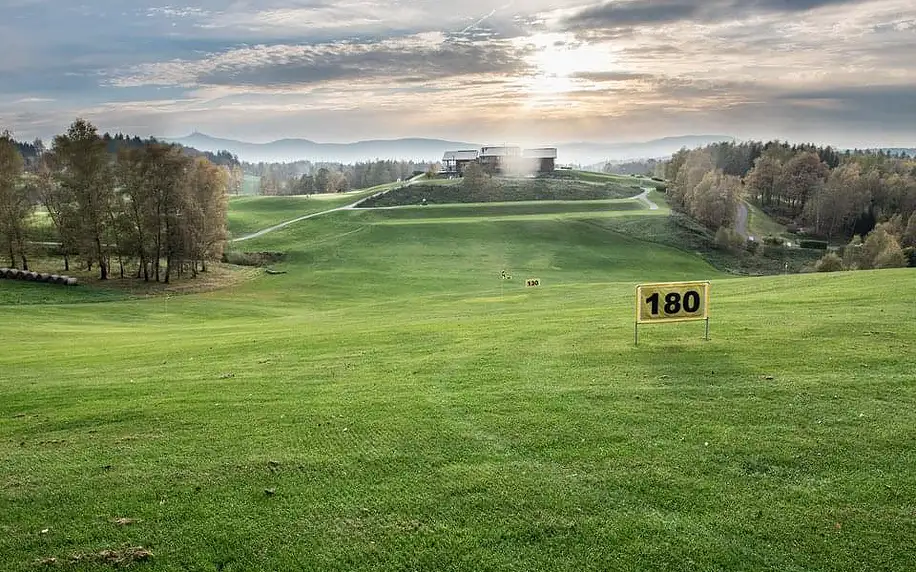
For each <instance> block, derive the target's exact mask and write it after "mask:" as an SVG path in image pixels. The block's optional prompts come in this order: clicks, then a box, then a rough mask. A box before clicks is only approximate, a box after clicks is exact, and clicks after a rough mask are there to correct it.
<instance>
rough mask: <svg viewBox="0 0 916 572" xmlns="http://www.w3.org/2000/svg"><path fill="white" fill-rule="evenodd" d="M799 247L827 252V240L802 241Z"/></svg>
mask: <svg viewBox="0 0 916 572" xmlns="http://www.w3.org/2000/svg"><path fill="white" fill-rule="evenodd" d="M798 246H800V247H801V248H810V249H813V250H827V241H826V240H811V239H808V240H800V241H799V242H798Z"/></svg>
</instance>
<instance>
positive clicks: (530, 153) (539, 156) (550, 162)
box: [522, 147, 557, 173]
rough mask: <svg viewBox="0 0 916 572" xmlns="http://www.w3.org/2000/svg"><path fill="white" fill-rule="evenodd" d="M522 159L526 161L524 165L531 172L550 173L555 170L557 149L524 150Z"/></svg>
mask: <svg viewBox="0 0 916 572" xmlns="http://www.w3.org/2000/svg"><path fill="white" fill-rule="evenodd" d="M522 157H523V158H524V159H527V161H526V163H528V164H529V167H530V169H531V170H532V171H534V172H537V173H552V172H553V171H554V169H555V168H556V162H557V149H556V147H540V148H537V149H525V150H524V151H523V152H522Z"/></svg>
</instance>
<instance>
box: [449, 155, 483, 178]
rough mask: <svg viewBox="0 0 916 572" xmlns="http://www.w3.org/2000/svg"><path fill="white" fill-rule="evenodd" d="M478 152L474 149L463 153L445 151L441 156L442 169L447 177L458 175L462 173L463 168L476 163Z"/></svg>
mask: <svg viewBox="0 0 916 572" xmlns="http://www.w3.org/2000/svg"><path fill="white" fill-rule="evenodd" d="M477 155H478V152H477V150H476V149H470V150H464V151H446V152H445V155H443V156H442V168H443V169H444V171H443V172H444V173H445V174H448V175H458V174H461V173H463V172H464V168H465V167H467V166H468V165H469V164H470V163H476V162H477Z"/></svg>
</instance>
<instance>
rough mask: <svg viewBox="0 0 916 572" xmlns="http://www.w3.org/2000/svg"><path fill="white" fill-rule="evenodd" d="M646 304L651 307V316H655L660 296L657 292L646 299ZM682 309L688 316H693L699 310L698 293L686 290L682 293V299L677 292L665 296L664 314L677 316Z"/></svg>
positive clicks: (659, 303)
mask: <svg viewBox="0 0 916 572" xmlns="http://www.w3.org/2000/svg"><path fill="white" fill-rule="evenodd" d="M646 303H647V304H651V305H652V315H653V316H657V315H658V310H659V305H661V296H659V294H658V292H656V293H655V294H652V295H651V296H649V297H648V298H646ZM681 308H683V309H684V311H685V312H687V313H688V314H693V313H694V312H696V311H698V310H699V309H700V293H699V292H697V291H696V290H688V291H687V292H685V293H684V299H683V301H682V300H681V295H680V294H678V293H677V292H671V293H669V294H668V295H667V296H665V306H664V309H665V313H666V314H677V313H679V312H680V311H681Z"/></svg>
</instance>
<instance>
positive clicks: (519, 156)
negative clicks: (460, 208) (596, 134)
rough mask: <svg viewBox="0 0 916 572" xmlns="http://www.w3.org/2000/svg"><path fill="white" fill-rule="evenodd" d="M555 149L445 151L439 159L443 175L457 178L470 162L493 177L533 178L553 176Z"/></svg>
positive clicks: (490, 148)
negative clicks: (529, 176)
mask: <svg viewBox="0 0 916 572" xmlns="http://www.w3.org/2000/svg"><path fill="white" fill-rule="evenodd" d="M556 160H557V149H556V147H538V148H534V149H524V150H523V149H522V148H521V147H511V146H499V147H497V146H492V147H481V149H480V151H477V150H464V151H446V152H445V155H443V157H442V167H443V174H445V175H450V176H451V175H460V174H462V173H464V168H465V167H467V166H468V165H469V164H470V163H477V164H478V165H480V166H481V167H483V169H484V170H485V171H487V172H488V173H492V174H507V175H535V174H538V173H552V172H553V171H554V169H555V168H556Z"/></svg>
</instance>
